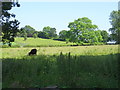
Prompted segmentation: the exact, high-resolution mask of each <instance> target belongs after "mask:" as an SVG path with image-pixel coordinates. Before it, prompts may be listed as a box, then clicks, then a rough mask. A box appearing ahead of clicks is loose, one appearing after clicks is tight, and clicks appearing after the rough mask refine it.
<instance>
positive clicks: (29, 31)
mask: <svg viewBox="0 0 120 90" xmlns="http://www.w3.org/2000/svg"><path fill="white" fill-rule="evenodd" d="M22 29H23V31H24V32H26V33H27V37H33V35H34V33H35V32H36V31H35V29H34V28H33V27H31V26H29V25H26V26H25V27H23V28H22Z"/></svg>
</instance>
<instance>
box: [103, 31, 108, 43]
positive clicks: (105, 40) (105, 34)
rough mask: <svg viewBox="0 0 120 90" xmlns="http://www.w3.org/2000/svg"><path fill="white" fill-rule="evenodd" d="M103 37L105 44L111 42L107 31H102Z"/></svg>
mask: <svg viewBox="0 0 120 90" xmlns="http://www.w3.org/2000/svg"><path fill="white" fill-rule="evenodd" d="M101 36H102V39H103V42H104V43H106V42H107V41H109V40H108V39H109V34H108V33H107V31H105V30H102V31H101Z"/></svg>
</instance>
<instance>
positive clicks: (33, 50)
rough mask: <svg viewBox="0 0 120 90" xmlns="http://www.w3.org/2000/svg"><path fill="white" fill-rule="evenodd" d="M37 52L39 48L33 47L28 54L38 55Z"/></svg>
mask: <svg viewBox="0 0 120 90" xmlns="http://www.w3.org/2000/svg"><path fill="white" fill-rule="evenodd" d="M36 54H37V49H32V50H31V51H30V52H29V53H28V55H29V56H30V55H36Z"/></svg>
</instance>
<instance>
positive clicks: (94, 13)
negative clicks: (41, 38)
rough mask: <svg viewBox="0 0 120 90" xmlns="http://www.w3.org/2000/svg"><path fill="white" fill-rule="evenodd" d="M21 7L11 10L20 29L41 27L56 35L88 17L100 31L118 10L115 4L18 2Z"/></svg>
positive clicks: (108, 25) (39, 28)
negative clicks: (74, 22)
mask: <svg viewBox="0 0 120 90" xmlns="http://www.w3.org/2000/svg"><path fill="white" fill-rule="evenodd" d="M19 3H20V4H21V7H17V8H13V9H12V10H11V12H12V13H14V14H16V19H17V20H19V21H20V28H21V27H24V26H25V25H30V26H32V27H33V28H35V29H36V30H37V31H41V30H42V29H43V27H45V26H50V27H53V28H56V30H57V33H59V32H60V31H61V30H68V29H69V28H68V27H67V26H68V24H69V22H73V21H74V20H75V19H78V18H82V17H88V18H89V19H90V20H92V22H93V24H96V25H97V26H98V27H99V29H100V30H107V31H108V29H109V28H110V27H111V25H110V23H109V16H110V13H111V12H112V11H113V10H118V3H117V2H19Z"/></svg>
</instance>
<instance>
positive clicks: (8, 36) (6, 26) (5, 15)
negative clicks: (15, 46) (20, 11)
mask: <svg viewBox="0 0 120 90" xmlns="http://www.w3.org/2000/svg"><path fill="white" fill-rule="evenodd" d="M1 5H2V14H1V15H0V17H1V19H2V20H1V22H2V24H1V25H0V26H1V27H2V41H3V43H4V44H5V43H8V45H9V46H11V42H14V37H15V36H16V35H17V32H18V31H19V29H18V27H19V24H20V23H19V22H18V20H16V19H14V20H13V19H11V18H15V14H11V13H9V10H11V9H12V8H13V7H15V6H17V7H20V4H18V2H12V1H11V0H9V2H2V4H1ZM10 19H11V20H10Z"/></svg>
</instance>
